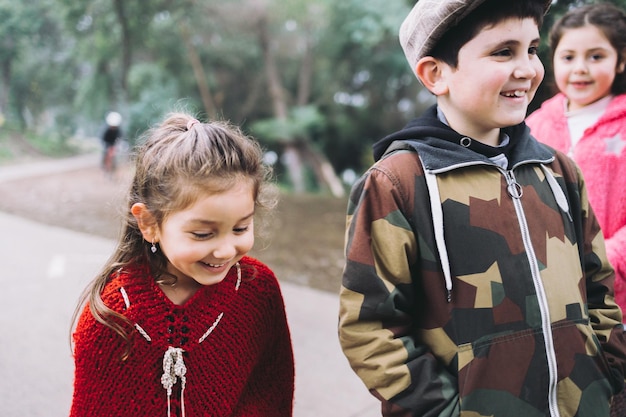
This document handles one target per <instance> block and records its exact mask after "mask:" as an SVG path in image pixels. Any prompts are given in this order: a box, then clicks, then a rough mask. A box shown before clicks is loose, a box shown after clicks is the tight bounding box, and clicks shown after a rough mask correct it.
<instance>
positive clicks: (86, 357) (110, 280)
mask: <svg viewBox="0 0 626 417" xmlns="http://www.w3.org/2000/svg"><path fill="white" fill-rule="evenodd" d="M268 174H269V171H268V169H267V168H266V167H265V166H264V165H263V163H262V153H261V149H260V147H259V146H258V144H257V143H256V142H255V141H253V140H251V139H250V138H248V137H246V136H244V135H243V134H242V133H241V131H240V130H239V129H237V128H236V127H234V126H232V125H229V124H227V123H225V122H212V123H200V122H198V120H196V119H194V118H193V117H191V116H188V115H186V114H182V113H175V114H171V115H169V116H168V117H167V119H166V120H165V121H164V122H163V123H162V124H160V125H159V126H157V127H156V128H154V129H152V130H151V131H149V132H148V134H147V136H146V138H145V141H144V142H143V144H142V145H141V147H140V148H139V151H138V154H137V156H136V164H135V174H134V178H133V181H132V184H131V186H130V191H129V194H128V201H127V206H126V211H127V213H126V221H125V224H124V227H123V231H122V236H121V238H120V240H119V243H118V244H117V248H116V250H115V252H114V254H113V256H112V257H111V258H110V260H109V261H108V263H107V264H106V265H105V267H104V268H103V270H102V272H101V273H100V274H99V275H98V276H97V277H96V278H95V279H94V280H93V281H92V283H91V284H90V286H89V287H88V288H87V289H86V290H85V293H84V295H83V298H82V300H81V302H80V304H79V306H78V308H77V313H76V314H75V320H74V321H75V330H74V333H73V342H74V358H75V378H74V396H73V401H72V408H71V417H86V416H89V417H97V416H103V417H110V416H133V417H136V416H150V417H154V416H168V417H171V416H182V417H184V416H189V417H199V416H216V417H226V416H233V417H234V416H246V417H257V416H258V417H282V416H291V415H292V403H293V391H294V364H293V352H292V346H291V339H290V334H289V329H288V327H287V320H286V317H285V310H284V304H283V299H282V295H281V292H280V287H279V284H278V282H277V280H276V278H275V276H274V274H273V273H272V271H271V270H270V269H269V268H268V267H267V266H265V265H263V264H262V263H261V262H259V261H257V260H255V259H253V258H251V257H248V256H246V254H247V253H248V251H250V249H251V248H252V246H253V243H254V217H255V215H256V214H257V212H258V209H261V208H270V207H271V206H272V205H273V203H274V202H275V200H274V198H273V197H272V194H271V193H269V190H270V188H269V187H268V186H267V183H266V180H267V179H268Z"/></svg>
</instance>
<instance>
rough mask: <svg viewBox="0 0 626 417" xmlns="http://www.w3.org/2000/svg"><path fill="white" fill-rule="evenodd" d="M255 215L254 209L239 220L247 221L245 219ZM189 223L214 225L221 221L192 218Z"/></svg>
mask: <svg viewBox="0 0 626 417" xmlns="http://www.w3.org/2000/svg"><path fill="white" fill-rule="evenodd" d="M253 216H254V210H253V211H252V213H250V214H247V215H245V216H243V217H242V218H241V219H239V220H238V221H240V222H242V221H245V220H248V219H250V218H252V217H253ZM189 223H197V224H203V225H213V224H216V223H219V221H216V220H207V219H191V220H189Z"/></svg>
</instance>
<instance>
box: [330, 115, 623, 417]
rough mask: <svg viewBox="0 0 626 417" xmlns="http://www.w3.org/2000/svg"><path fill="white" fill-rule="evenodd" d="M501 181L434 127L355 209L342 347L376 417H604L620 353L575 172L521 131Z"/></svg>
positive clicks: (374, 181)
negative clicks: (374, 403)
mask: <svg viewBox="0 0 626 417" xmlns="http://www.w3.org/2000/svg"><path fill="white" fill-rule="evenodd" d="M507 133H508V134H509V136H510V138H511V142H512V144H513V146H512V147H511V149H510V150H509V151H508V155H507V156H508V160H509V168H508V169H502V168H500V167H498V166H497V165H496V164H494V163H493V162H492V161H491V160H490V159H489V158H487V157H486V156H484V155H483V154H481V153H479V152H475V151H474V150H472V149H469V148H467V147H464V146H460V145H459V143H465V142H464V141H468V140H469V138H464V137H462V136H461V135H459V134H458V133H456V132H455V131H453V130H452V129H450V128H448V127H447V126H445V125H444V124H442V123H439V122H437V121H436V117H434V116H433V114H432V111H431V112H430V114H429V115H428V116H424V117H422V118H420V119H417V120H416V121H415V122H414V123H413V124H412V125H410V126H409V127H407V128H406V129H405V130H403V131H401V132H398V133H397V134H394V135H392V136H391V137H389V138H387V139H386V140H385V141H383V142H382V143H380V144H378V146H377V147H375V153H376V155H375V156H376V158H381V156H382V153H383V152H386V154H385V156H384V157H382V158H381V159H379V160H378V161H377V162H376V163H375V164H374V165H373V166H372V167H371V168H370V169H369V170H368V171H367V172H366V173H365V174H364V175H363V176H362V177H361V178H360V179H359V181H358V182H357V183H356V184H355V185H354V187H353V189H352V193H351V196H350V201H349V207H348V220H347V224H348V229H347V234H346V258H347V260H346V265H345V269H344V274H343V281H342V288H341V292H340V312H339V315H340V317H339V338H340V343H341V347H342V349H343V352H344V354H345V355H346V357H347V358H348V360H349V362H350V365H351V366H352V368H353V369H354V371H355V372H356V374H357V375H358V376H359V377H360V378H361V379H362V381H363V382H364V383H365V385H366V386H367V388H368V389H369V390H370V392H372V394H373V395H375V396H376V397H377V398H379V399H380V400H381V403H382V405H381V407H382V415H383V416H424V417H426V416H468V417H469V416H471V417H478V416H506V417H511V416H523V417H533V416H561V417H565V416H583V417H592V416H608V415H609V403H610V400H611V397H612V395H613V394H614V393H616V392H618V391H619V390H621V389H622V387H623V383H624V370H625V362H626V339H625V337H624V332H623V328H622V326H621V321H622V313H621V311H620V309H619V307H618V306H617V305H616V304H615V302H614V298H613V280H614V273H613V269H612V268H611V266H610V265H609V263H608V261H607V259H606V254H605V249H604V241H603V237H602V233H601V231H600V229H599V226H598V224H597V221H596V219H595V217H594V214H593V211H592V209H591V207H590V206H589V202H588V200H587V192H586V190H585V186H584V181H583V178H582V176H581V174H580V171H579V169H578V168H577V166H576V165H575V164H574V163H573V161H572V160H570V159H569V158H567V157H566V156H565V155H563V154H561V153H556V154H555V152H554V150H552V149H550V148H547V147H546V146H544V145H541V144H539V143H538V142H537V141H536V140H535V139H534V138H532V137H531V136H530V135H529V133H528V129H527V128H526V126H525V125H524V124H521V125H518V126H516V127H514V128H512V129H510V131H508V132H507Z"/></svg>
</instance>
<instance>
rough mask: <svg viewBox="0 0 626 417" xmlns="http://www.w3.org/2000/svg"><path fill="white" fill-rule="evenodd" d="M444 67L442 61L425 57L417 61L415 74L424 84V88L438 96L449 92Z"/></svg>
mask: <svg viewBox="0 0 626 417" xmlns="http://www.w3.org/2000/svg"><path fill="white" fill-rule="evenodd" d="M443 65H444V64H443V62H441V61H440V60H438V59H435V58H433V57H432V56H425V57H423V58H422V59H420V60H419V61H417V65H416V67H415V73H416V74H417V77H418V78H419V79H420V81H421V82H422V84H424V87H426V88H427V89H428V90H429V91H430V92H431V93H433V94H434V95H436V96H440V95H442V94H445V93H447V92H448V86H447V84H446V82H445V77H444V73H443Z"/></svg>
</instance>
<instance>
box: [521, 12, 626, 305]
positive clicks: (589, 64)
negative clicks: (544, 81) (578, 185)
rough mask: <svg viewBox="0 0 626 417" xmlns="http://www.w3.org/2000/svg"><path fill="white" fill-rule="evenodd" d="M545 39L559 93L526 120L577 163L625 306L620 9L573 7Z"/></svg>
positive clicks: (625, 112)
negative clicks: (602, 234)
mask: <svg viewBox="0 0 626 417" xmlns="http://www.w3.org/2000/svg"><path fill="white" fill-rule="evenodd" d="M549 42H550V48H551V52H552V60H553V61H552V62H553V69H554V78H555V81H556V85H557V87H558V89H559V93H558V94H557V95H556V96H554V97H552V98H550V99H549V100H547V101H545V102H544V103H543V104H542V106H541V108H540V109H538V110H537V111H535V112H534V113H533V114H531V115H530V116H529V117H528V118H527V121H526V123H527V124H528V126H529V127H530V129H531V134H532V135H533V136H535V137H536V138H537V139H538V140H540V141H541V142H544V143H546V144H547V145H550V146H552V147H554V148H556V149H558V150H560V151H563V152H566V153H568V154H569V155H570V156H572V157H573V158H574V160H575V161H576V162H577V163H578V164H579V165H580V168H581V169H582V171H583V175H584V177H585V181H586V183H587V190H588V192H589V200H590V202H591V205H592V206H593V210H594V211H595V213H596V216H597V218H598V222H599V223H600V226H601V227H602V231H603V233H604V237H605V239H606V250H607V255H608V258H609V260H610V262H611V264H612V265H613V267H614V268H615V273H616V274H615V276H616V278H615V280H616V281H615V298H616V301H617V303H618V304H619V305H620V307H621V308H622V310H626V94H625V93H626V75H625V72H624V66H625V60H626V14H625V13H624V12H623V11H622V10H621V9H619V8H617V7H615V6H613V5H610V4H593V5H588V6H584V7H580V8H577V9H573V10H571V11H570V12H568V13H567V14H565V15H564V16H563V17H562V18H561V19H560V20H558V21H557V22H556V23H555V25H554V26H553V28H552V30H551V32H550V39H549Z"/></svg>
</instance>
